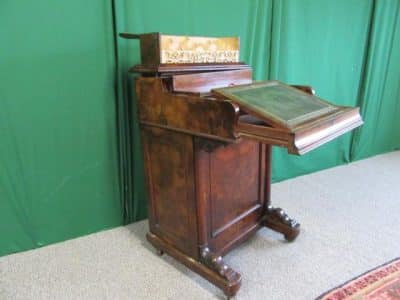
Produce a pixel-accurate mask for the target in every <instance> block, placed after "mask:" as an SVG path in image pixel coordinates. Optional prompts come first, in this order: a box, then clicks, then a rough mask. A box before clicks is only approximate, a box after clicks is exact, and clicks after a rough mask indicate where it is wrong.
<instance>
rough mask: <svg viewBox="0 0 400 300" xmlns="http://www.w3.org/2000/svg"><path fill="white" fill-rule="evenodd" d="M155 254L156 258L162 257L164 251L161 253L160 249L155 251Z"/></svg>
mask: <svg viewBox="0 0 400 300" xmlns="http://www.w3.org/2000/svg"><path fill="white" fill-rule="evenodd" d="M156 252H157V255H158V256H162V255H163V254H164V251H162V250H161V249H157V250H156Z"/></svg>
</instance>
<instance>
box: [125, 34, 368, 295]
mask: <svg viewBox="0 0 400 300" xmlns="http://www.w3.org/2000/svg"><path fill="white" fill-rule="evenodd" d="M121 36H122V37H125V38H137V39H140V47H141V60H142V64H141V65H137V66H135V67H133V68H132V69H131V71H132V72H136V73H139V74H140V75H139V76H138V77H136V79H135V82H134V86H135V92H136V101H137V110H138V118H139V122H140V130H141V142H142V147H143V156H144V162H145V176H146V182H147V189H148V197H149V199H148V200H149V225H150V232H149V233H148V234H147V239H148V240H149V242H150V243H151V244H152V245H153V246H154V247H155V248H156V249H157V250H158V253H159V254H160V255H161V254H163V253H164V252H165V253H167V254H169V255H171V256H173V257H174V258H175V259H177V260H178V261H180V262H181V263H183V264H185V265H186V266H187V267H189V268H190V269H192V270H193V271H195V272H197V273H199V274H200V275H201V276H203V277H204V278H206V279H207V280H209V281H210V282H212V283H213V284H215V285H216V286H218V287H219V288H221V289H222V290H223V291H224V293H225V294H226V295H227V296H228V297H231V296H234V295H235V294H236V292H237V291H238V289H239V288H240V284H241V275H240V274H239V273H238V272H236V271H235V270H233V269H232V268H230V267H229V266H227V265H226V264H225V263H224V262H223V260H222V257H223V255H225V254H226V253H228V252H229V251H230V250H231V249H232V248H233V247H235V246H236V245H238V244H239V243H241V242H243V241H245V240H246V239H248V238H249V237H250V236H251V235H252V234H254V233H255V232H256V231H257V230H259V229H261V228H262V227H268V228H270V229H272V230H275V231H277V232H280V233H282V234H283V235H284V237H285V238H286V240H288V241H293V240H294V239H295V238H296V237H297V235H298V234H299V231H300V225H299V223H298V222H296V221H295V220H294V219H292V218H290V217H289V216H288V215H287V214H286V213H285V212H284V211H283V210H282V209H281V208H275V207H273V206H272V205H271V199H270V190H271V175H270V170H271V146H280V147H285V148H287V149H288V151H289V153H291V154H297V155H301V154H304V153H306V152H308V151H310V150H312V149H314V148H316V147H318V146H320V145H322V144H323V143H326V142H328V141H330V140H332V139H333V138H335V137H337V136H339V135H341V134H343V133H345V132H348V131H350V130H351V129H353V128H355V127H357V126H359V125H361V124H362V120H361V117H360V115H359V110H358V108H351V107H341V106H336V105H333V104H330V103H328V102H326V101H324V100H321V99H319V98H318V97H316V96H315V95H314V91H313V90H312V88H310V87H307V86H289V85H286V84H284V83H281V82H278V81H264V82H253V80H252V70H251V68H250V67H249V66H247V65H245V64H243V63H239V62H238V51H239V49H238V40H235V39H232V38H231V40H228V42H229V43H230V44H229V43H228V42H227V41H226V40H221V39H216V40H215V39H214V40H212V41H211V42H209V41H208V42H207V40H205V41H203V40H201V39H202V38H200V41H195V43H197V46H198V45H199V44H200V45H201V44H202V43H203V42H205V43H208V45H209V44H210V43H214V42H215V44H216V46H215V47H212V49H211V50H209V52H202V53H200V54H199V53H195V52H190V51H191V50H190V49H189V50H187V49H186V50H185V49H183V48H184V47H188V46H187V44H186V46H185V45H183V46H182V45H180V46H179V43H181V42H182V39H183V38H182V37H176V36H172V37H170V36H165V35H161V34H157V33H153V34H143V35H134V34H121ZM185 38H186V40H183V41H186V42H187V41H188V39H190V38H189V37H185ZM168 39H169V40H168ZM174 39H176V40H178V42H176V40H174ZM203 39H207V38H203ZM166 41H170V44H169V45H168V43H166ZM221 41H222V42H221ZM218 42H220V44H218ZM174 43H175V44H174ZM224 43H225V44H224ZM166 44H167V45H166ZM171 44H172V45H173V47H172V49H166V48H165V47H169V46H171ZM192 44H193V43H192ZM221 44H222V46H221ZM226 44H229V45H228V46H226ZM177 45H178V46H177ZM224 45H225V46H224ZM232 45H233V46H232ZM189 46H190V43H189ZM218 47H220V48H221V47H222V48H223V47H225V48H223V49H222V50H221V51H220V52H218V51H219V50H218V49H219V48H218ZM227 47H228V48H227ZM229 47H230V48H229ZM189 48H190V47H189ZM198 48H199V47H198ZM200 48H201V47H200ZM216 48H217V49H216ZM177 49H178V50H177ZM182 49H183V50H182ZM168 50H170V52H168ZM174 51H175V52H174ZM179 51H181V52H179ZM185 51H186V52H185ZM213 51H214V52H213ZM224 51H225V52H224ZM235 51H237V52H235ZM225 54H226V56H224V55H225ZM218 60H219V61H218ZM199 61H200V62H199ZM209 61H212V62H211V63H210V62H209ZM193 62H194V63H193Z"/></svg>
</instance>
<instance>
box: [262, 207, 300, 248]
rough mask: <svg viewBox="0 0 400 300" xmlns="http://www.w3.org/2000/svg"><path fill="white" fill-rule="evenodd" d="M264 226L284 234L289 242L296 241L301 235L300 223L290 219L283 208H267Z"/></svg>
mask: <svg viewBox="0 0 400 300" xmlns="http://www.w3.org/2000/svg"><path fill="white" fill-rule="evenodd" d="M264 226H266V227H268V228H271V229H272V230H275V231H277V232H279V233H282V234H283V236H284V237H285V240H286V241H288V242H292V241H294V240H295V239H296V238H297V236H298V235H299V233H300V223H298V222H297V221H296V220H294V219H292V218H290V217H289V216H288V215H287V213H286V212H285V211H284V210H283V209H282V208H275V207H272V206H268V207H267V212H266V214H265V219H264Z"/></svg>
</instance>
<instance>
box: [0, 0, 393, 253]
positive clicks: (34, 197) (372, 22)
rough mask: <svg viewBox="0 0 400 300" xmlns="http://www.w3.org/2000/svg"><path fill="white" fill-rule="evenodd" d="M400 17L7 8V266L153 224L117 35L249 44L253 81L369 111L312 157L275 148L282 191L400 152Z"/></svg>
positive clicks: (178, 2) (319, 10) (252, 4)
mask: <svg viewBox="0 0 400 300" xmlns="http://www.w3.org/2000/svg"><path fill="white" fill-rule="evenodd" d="M399 14H400V1H399V0H379V1H377V0H336V1H321V0H301V1H297V0H252V1H244V0H218V1H215V0H202V1H197V0H196V1H190V0H169V1H162V0H147V1H140V0H118V1H117V0H110V1H107V0H101V1H78V0H71V1H64V2H59V1H57V2H55V1H49V0H45V1H39V2H38V1H10V0H3V1H1V4H0V37H1V42H0V141H1V142H0V237H1V238H0V256H1V255H4V254H7V253H12V252H17V251H22V250H25V249H30V248H35V247H39V246H42V245H46V244H50V243H54V242H57V241H62V240H65V239H69V238H72V237H76V236H80V235H83V234H87V233H90V232H95V231H98V230H101V229H104V228H109V227H113V226H117V225H120V224H122V223H129V222H132V221H136V220H140V219H142V218H144V217H146V214H147V210H146V193H145V189H144V179H143V159H142V153H141V146H140V135H139V130H138V123H137V119H136V108H135V101H131V99H132V97H133V96H134V93H133V92H132V88H133V87H132V86H131V82H132V77H131V76H132V75H129V76H128V75H127V70H128V68H129V67H130V66H132V65H134V64H137V63H139V45H138V42H135V41H127V40H123V39H120V38H115V37H116V34H118V33H119V32H134V33H145V32H156V31H159V32H162V33H165V34H187V35H201V36H240V38H241V60H242V61H244V62H246V63H248V64H250V65H251V66H252V67H253V70H254V77H255V79H256V80H266V79H277V80H281V81H284V82H287V83H291V84H307V85H312V86H313V87H314V88H315V90H316V92H317V94H318V95H319V96H320V97H322V98H325V99H328V100H330V101H331V102H333V103H335V104H338V105H352V106H355V105H357V106H360V107H361V113H362V116H363V118H364V121H365V124H364V126H363V127H361V128H360V129H358V130H356V131H354V132H353V133H348V134H346V135H344V136H342V137H340V138H338V139H336V140H335V141H332V142H330V143H328V144H326V145H324V146H322V147H320V148H319V149H317V150H315V151H313V152H311V153H309V154H306V155H305V156H302V157H296V156H291V155H288V154H287V151H286V150H284V149H280V148H275V149H274V152H273V180H274V181H275V182H276V181H279V180H283V179H287V178H291V177H294V176H298V175H302V174H307V173H310V172H313V171H317V170H321V169H325V168H329V167H332V166H336V165H340V164H344V163H347V162H350V161H353V160H357V159H361V158H365V157H369V156H371V155H375V154H378V153H383V152H387V151H391V150H395V149H400V118H399V114H400V104H399V103H400V21H399V19H400V17H399ZM116 120H117V121H116ZM299 205H301V203H300V204H299Z"/></svg>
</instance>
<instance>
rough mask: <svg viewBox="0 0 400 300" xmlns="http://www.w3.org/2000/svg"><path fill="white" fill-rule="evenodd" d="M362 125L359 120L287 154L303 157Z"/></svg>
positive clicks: (290, 150)
mask: <svg viewBox="0 0 400 300" xmlns="http://www.w3.org/2000/svg"><path fill="white" fill-rule="evenodd" d="M362 124H363V121H361V120H359V121H358V122H356V123H352V124H350V126H348V127H343V128H341V129H340V130H338V131H336V132H334V133H332V134H330V135H327V136H325V137H324V138H322V139H320V140H318V141H317V142H314V143H311V144H309V145H306V146H304V147H303V148H296V149H295V150H293V149H289V152H290V153H294V154H300V155H303V154H305V153H307V152H309V151H311V150H313V149H315V148H317V147H319V146H321V145H323V144H325V143H327V142H329V141H331V140H333V139H334V138H336V137H338V136H340V135H342V134H345V133H346V132H349V131H350V130H352V129H354V128H357V127H359V126H360V125H362Z"/></svg>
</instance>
